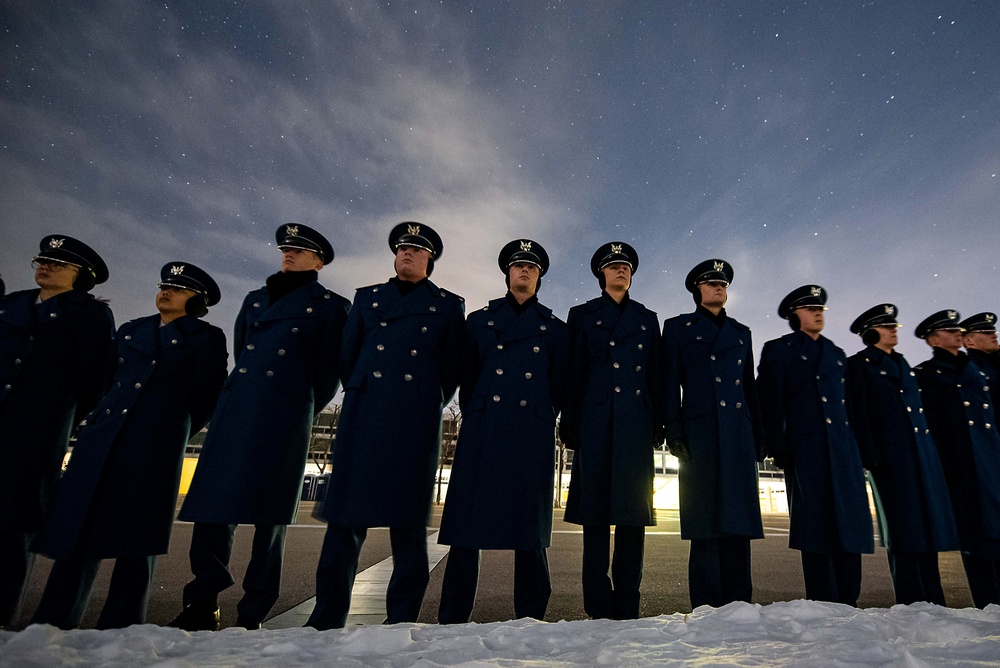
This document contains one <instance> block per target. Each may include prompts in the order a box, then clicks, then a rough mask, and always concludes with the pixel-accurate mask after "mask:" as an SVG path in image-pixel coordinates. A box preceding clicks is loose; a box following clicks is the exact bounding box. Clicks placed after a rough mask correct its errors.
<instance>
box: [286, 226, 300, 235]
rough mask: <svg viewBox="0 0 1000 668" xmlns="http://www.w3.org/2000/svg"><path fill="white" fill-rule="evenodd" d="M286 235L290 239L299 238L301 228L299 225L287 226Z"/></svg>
mask: <svg viewBox="0 0 1000 668" xmlns="http://www.w3.org/2000/svg"><path fill="white" fill-rule="evenodd" d="M285 234H287V235H288V236H290V237H297V236H299V226H298V225H285Z"/></svg>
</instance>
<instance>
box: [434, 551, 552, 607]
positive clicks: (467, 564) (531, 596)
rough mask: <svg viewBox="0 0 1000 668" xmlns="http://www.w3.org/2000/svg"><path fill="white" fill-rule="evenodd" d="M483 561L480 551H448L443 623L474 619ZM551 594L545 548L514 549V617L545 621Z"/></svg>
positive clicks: (442, 594)
mask: <svg viewBox="0 0 1000 668" xmlns="http://www.w3.org/2000/svg"><path fill="white" fill-rule="evenodd" d="M481 560H482V554H481V552H480V551H479V550H476V549H473V548H469V547H454V546H453V547H451V548H450V549H449V551H448V565H447V566H446V567H445V569H444V584H443V585H442V587H441V607H440V608H439V609H438V622H440V623H441V624H465V623H467V622H469V621H471V620H472V608H473V606H474V605H475V603H476V590H477V589H478V588H479V564H480V562H481ZM551 594H552V584H551V582H550V579H549V560H548V556H547V555H546V554H545V548H540V549H537V550H514V616H515V617H516V618H517V619H522V618H524V617H532V618H534V619H539V620H541V619H544V618H545V609H546V608H547V607H548V605H549V596H550V595H551Z"/></svg>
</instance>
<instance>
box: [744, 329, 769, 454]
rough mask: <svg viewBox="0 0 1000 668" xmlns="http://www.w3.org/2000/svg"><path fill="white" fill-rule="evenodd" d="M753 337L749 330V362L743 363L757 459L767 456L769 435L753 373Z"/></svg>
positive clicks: (745, 391) (745, 394) (745, 388)
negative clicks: (767, 435)
mask: <svg viewBox="0 0 1000 668" xmlns="http://www.w3.org/2000/svg"><path fill="white" fill-rule="evenodd" d="M753 369H754V359H753V338H752V334H751V333H750V330H749V329H748V330H747V363H746V364H744V365H743V396H744V397H745V398H746V400H747V408H748V409H749V411H750V420H751V422H752V424H753V440H754V443H755V444H756V446H757V461H758V462H762V461H764V458H765V457H767V437H766V436H765V435H764V418H763V417H762V416H761V413H760V399H759V398H758V396H757V379H756V378H755V377H754V375H753Z"/></svg>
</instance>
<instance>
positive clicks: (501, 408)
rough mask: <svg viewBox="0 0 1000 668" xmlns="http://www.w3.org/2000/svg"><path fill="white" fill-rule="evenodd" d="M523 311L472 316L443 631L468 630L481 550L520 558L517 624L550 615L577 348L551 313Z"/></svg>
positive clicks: (450, 504) (448, 507) (502, 306)
mask: <svg viewBox="0 0 1000 668" xmlns="http://www.w3.org/2000/svg"><path fill="white" fill-rule="evenodd" d="M524 307H525V308H524V311H523V312H522V313H521V314H520V315H518V313H517V312H516V311H515V309H514V308H513V307H512V306H511V304H509V303H508V299H506V298H501V299H494V300H493V301H491V302H490V303H489V304H488V305H487V306H486V307H485V308H483V309H481V310H478V311H476V312H474V313H472V314H471V315H469V319H468V323H467V328H466V340H465V348H464V350H465V352H464V355H463V375H462V390H461V393H460V395H459V399H460V403H461V407H462V430H461V432H460V433H459V437H458V445H457V447H456V449H455V461H454V464H452V468H451V478H450V480H449V483H448V496H447V498H446V499H445V505H444V514H443V515H442V517H441V533H440V536H439V537H438V542H440V543H442V544H444V545H451V546H452V550H451V552H450V553H449V557H448V560H449V561H448V567H447V570H446V571H445V581H444V588H443V590H442V593H441V611H440V613H439V619H440V621H441V622H442V623H462V622H467V621H469V618H470V617H471V615H472V607H473V603H474V601H475V596H476V586H477V582H478V564H479V551H480V550H515V551H516V552H517V554H515V562H516V564H515V575H514V612H515V614H516V616H517V617H518V618H520V617H534V618H536V619H541V618H542V617H544V616H545V608H546V606H547V605H548V599H549V594H550V593H551V587H550V586H549V581H548V568H547V562H546V560H545V548H547V547H548V546H549V543H550V541H551V535H552V494H553V487H554V476H555V445H556V441H555V425H556V416H557V415H558V413H559V410H560V409H561V407H562V402H563V396H564V391H565V377H566V363H567V360H568V355H569V346H568V337H567V331H566V325H565V323H563V322H562V321H561V320H559V319H558V318H556V317H555V315H553V314H552V311H551V310H550V309H549V308H547V307H545V306H542V305H541V304H539V303H538V302H537V300H534V299H533V300H532V302H531V304H530V305H529V304H528V302H525V304H524ZM463 548H464V549H463ZM463 557H465V558H464V559H463ZM453 562H455V563H453ZM466 562H468V563H466ZM463 565H464V568H463V567H462V566H463ZM519 566H520V567H519ZM526 578H527V581H526Z"/></svg>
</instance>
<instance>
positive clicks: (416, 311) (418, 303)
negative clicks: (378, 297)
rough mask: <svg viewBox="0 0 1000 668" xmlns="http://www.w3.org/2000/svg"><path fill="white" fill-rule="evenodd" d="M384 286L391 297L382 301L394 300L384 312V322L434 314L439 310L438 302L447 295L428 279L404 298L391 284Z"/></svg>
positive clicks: (439, 304)
mask: <svg viewBox="0 0 1000 668" xmlns="http://www.w3.org/2000/svg"><path fill="white" fill-rule="evenodd" d="M385 286H386V289H387V290H388V291H389V293H390V294H391V295H392V297H388V296H386V297H383V298H382V301H385V300H386V299H387V298H388V299H394V300H395V301H393V303H392V304H391V305H389V307H388V310H387V311H386V312H385V315H384V318H385V319H386V320H390V319H393V318H402V317H406V316H411V315H420V314H424V313H428V312H430V313H434V312H436V311H437V310H438V309H439V308H441V303H440V302H441V301H442V300H443V299H444V297H445V295H446V294H447V293H446V292H445V291H444V290H442V289H441V288H439V287H438V286H436V285H435V284H434V283H433V282H432V281H431V280H430V279H427V281H426V282H425V283H423V284H422V285H418V286H417V287H416V289H414V290H413V292H411V293H410V294H408V295H406V296H405V297H404V296H403V295H402V294H400V292H399V290H398V289H397V288H396V286H395V285H394V284H393V283H392V282H387V283H385Z"/></svg>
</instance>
